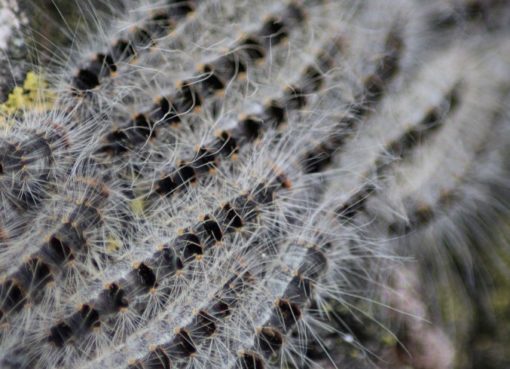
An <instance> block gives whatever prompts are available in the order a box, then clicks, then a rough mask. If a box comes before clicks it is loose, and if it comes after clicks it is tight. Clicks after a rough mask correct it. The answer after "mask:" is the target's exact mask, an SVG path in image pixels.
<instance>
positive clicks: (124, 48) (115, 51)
mask: <svg viewBox="0 0 510 369" xmlns="http://www.w3.org/2000/svg"><path fill="white" fill-rule="evenodd" d="M111 55H112V58H113V59H114V60H115V61H116V62H117V61H119V60H125V59H127V58H130V57H132V56H134V55H135V49H134V48H133V45H131V43H130V42H129V41H126V40H123V39H119V40H117V41H116V42H115V44H114V45H113V46H112V52H111Z"/></svg>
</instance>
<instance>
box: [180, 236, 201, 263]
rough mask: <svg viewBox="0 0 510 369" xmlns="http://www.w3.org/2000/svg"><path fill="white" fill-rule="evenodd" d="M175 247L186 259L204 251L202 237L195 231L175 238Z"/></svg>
mask: <svg viewBox="0 0 510 369" xmlns="http://www.w3.org/2000/svg"><path fill="white" fill-rule="evenodd" d="M175 249H176V250H177V251H178V252H180V253H181V254H182V256H183V258H184V260H187V259H189V258H191V257H194V256H196V255H202V254H203V253H204V250H203V248H202V243H201V242H200V239H199V238H198V236H197V235H195V234H193V233H184V234H182V235H180V236H178V237H177V238H176V240H175Z"/></svg>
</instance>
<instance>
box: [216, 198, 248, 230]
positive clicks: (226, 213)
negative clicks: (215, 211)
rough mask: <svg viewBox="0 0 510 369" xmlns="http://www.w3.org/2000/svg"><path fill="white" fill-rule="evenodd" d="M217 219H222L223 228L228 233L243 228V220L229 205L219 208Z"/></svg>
mask: <svg viewBox="0 0 510 369" xmlns="http://www.w3.org/2000/svg"><path fill="white" fill-rule="evenodd" d="M218 218H219V219H222V222H223V224H224V228H225V229H228V231H232V230H234V229H238V228H241V227H242V226H243V220H242V219H241V217H240V216H239V214H238V213H237V212H236V211H235V209H234V208H232V206H231V205H230V204H229V203H227V204H225V205H224V206H223V207H222V208H221V212H220V216H219V217H218Z"/></svg>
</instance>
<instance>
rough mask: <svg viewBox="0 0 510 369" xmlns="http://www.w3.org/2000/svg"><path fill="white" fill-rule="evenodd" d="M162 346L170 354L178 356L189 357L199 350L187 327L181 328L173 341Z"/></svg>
mask: <svg viewBox="0 0 510 369" xmlns="http://www.w3.org/2000/svg"><path fill="white" fill-rule="evenodd" d="M162 348H163V350H164V351H165V352H166V353H167V354H168V356H170V357H176V358H184V357H189V356H191V355H192V354H194V353H195V352H197V349H196V347H195V344H194V343H193V340H192V339H191V337H190V336H189V333H188V332H186V330H185V329H179V331H178V332H177V334H176V336H175V338H174V339H173V340H172V342H170V343H168V344H165V345H162Z"/></svg>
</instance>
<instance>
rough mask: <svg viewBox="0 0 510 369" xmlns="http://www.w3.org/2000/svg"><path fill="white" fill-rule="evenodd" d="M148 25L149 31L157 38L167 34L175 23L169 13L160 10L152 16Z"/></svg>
mask: <svg viewBox="0 0 510 369" xmlns="http://www.w3.org/2000/svg"><path fill="white" fill-rule="evenodd" d="M146 27H147V30H148V32H149V33H150V34H152V35H153V37H156V38H157V37H162V36H165V35H166V34H167V33H168V32H169V31H170V30H171V28H173V23H172V21H171V20H170V16H169V14H168V13H166V12H158V13H156V14H154V15H153V16H152V17H151V19H150V20H149V22H148V23H147V26H146Z"/></svg>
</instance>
